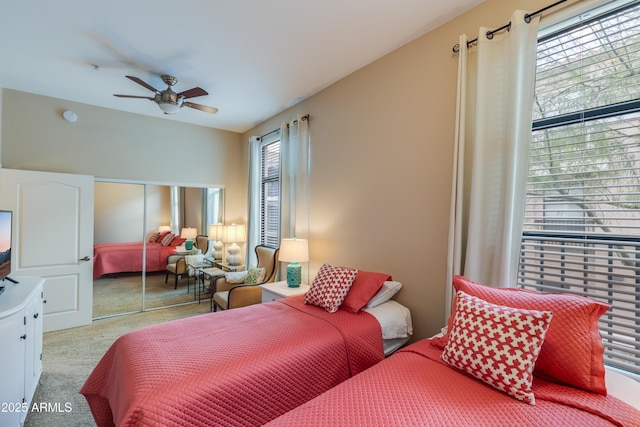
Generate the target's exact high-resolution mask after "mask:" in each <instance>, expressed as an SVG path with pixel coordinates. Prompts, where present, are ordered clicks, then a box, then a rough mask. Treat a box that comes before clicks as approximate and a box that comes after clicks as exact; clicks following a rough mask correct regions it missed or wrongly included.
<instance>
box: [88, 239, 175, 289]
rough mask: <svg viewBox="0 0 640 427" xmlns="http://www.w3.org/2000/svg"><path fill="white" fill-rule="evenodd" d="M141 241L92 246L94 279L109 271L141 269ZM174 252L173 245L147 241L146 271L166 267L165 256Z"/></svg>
mask: <svg viewBox="0 0 640 427" xmlns="http://www.w3.org/2000/svg"><path fill="white" fill-rule="evenodd" d="M142 250H143V248H142V242H126V243H100V244H97V245H94V247H93V278H94V280H95V279H97V278H99V277H100V276H102V275H103V274H109V273H130V272H138V271H142ZM175 252H176V248H175V247H173V246H162V245H161V244H160V243H147V266H146V271H162V270H166V268H167V257H168V256H169V255H171V254H174V253H175Z"/></svg>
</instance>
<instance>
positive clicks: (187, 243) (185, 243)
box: [184, 239, 193, 251]
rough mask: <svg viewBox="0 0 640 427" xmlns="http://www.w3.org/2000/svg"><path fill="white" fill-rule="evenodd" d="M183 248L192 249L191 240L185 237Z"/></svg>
mask: <svg viewBox="0 0 640 427" xmlns="http://www.w3.org/2000/svg"><path fill="white" fill-rule="evenodd" d="M184 248H185V249H186V250H188V251H190V250H191V249H193V240H190V239H187V240H186V241H185V242H184Z"/></svg>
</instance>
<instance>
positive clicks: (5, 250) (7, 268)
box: [0, 210, 13, 286]
mask: <svg viewBox="0 0 640 427" xmlns="http://www.w3.org/2000/svg"><path fill="white" fill-rule="evenodd" d="M12 220H13V212H12V211H3V210H0V286H2V281H4V279H7V280H10V281H12V282H13V280H12V279H11V278H10V277H8V276H9V274H11V237H12V236H11V230H12V228H11V222H12Z"/></svg>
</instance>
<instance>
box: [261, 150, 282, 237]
mask: <svg viewBox="0 0 640 427" xmlns="http://www.w3.org/2000/svg"><path fill="white" fill-rule="evenodd" d="M261 158H262V159H261V189H260V243H261V244H262V245H266V246H269V247H273V248H277V247H278V246H279V244H280V141H275V142H271V143H269V144H264V145H263V146H262V156H261Z"/></svg>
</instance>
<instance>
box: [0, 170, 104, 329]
mask: <svg viewBox="0 0 640 427" xmlns="http://www.w3.org/2000/svg"><path fill="white" fill-rule="evenodd" d="M0 209H7V210H12V211H13V212H14V215H13V242H12V251H11V253H12V257H13V258H12V273H11V277H12V278H14V279H17V280H20V279H19V277H20V276H39V277H42V278H44V279H45V282H44V299H45V301H46V303H45V304H44V332H49V331H55V330H58V329H65V328H71V327H75V326H81V325H88V324H90V323H91V319H92V300H93V279H92V276H93V263H92V259H93V177H92V176H87V175H73V174H60V173H49V172H36V171H23V170H14V169H0Z"/></svg>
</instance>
